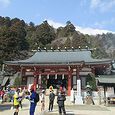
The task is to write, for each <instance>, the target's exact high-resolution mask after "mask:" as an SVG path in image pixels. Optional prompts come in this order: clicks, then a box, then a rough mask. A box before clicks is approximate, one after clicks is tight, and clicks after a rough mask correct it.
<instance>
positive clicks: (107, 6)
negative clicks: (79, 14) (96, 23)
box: [90, 0, 115, 12]
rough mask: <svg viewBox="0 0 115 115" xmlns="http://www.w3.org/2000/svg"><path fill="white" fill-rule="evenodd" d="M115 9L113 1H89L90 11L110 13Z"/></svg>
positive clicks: (114, 1) (114, 0)
mask: <svg viewBox="0 0 115 115" xmlns="http://www.w3.org/2000/svg"><path fill="white" fill-rule="evenodd" d="M114 7H115V0H108V1H107V0H90V8H91V9H99V10H100V11H101V12H106V11H110V10H111V9H112V8H114Z"/></svg>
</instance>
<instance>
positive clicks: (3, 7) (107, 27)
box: [0, 0, 115, 35]
mask: <svg viewBox="0 0 115 115" xmlns="http://www.w3.org/2000/svg"><path fill="white" fill-rule="evenodd" d="M0 16H3V17H6V16H8V17H10V18H11V19H12V18H19V19H23V20H24V21H25V22H26V23H29V22H33V23H34V24H35V25H39V24H41V23H42V22H43V21H44V20H47V21H48V23H49V24H50V25H51V26H53V27H55V28H58V27H60V26H65V25H66V22H67V21H70V22H71V23H72V24H74V26H75V27H76V30H77V31H80V32H81V33H84V34H89V35H91V34H93V35H95V34H102V33H107V32H112V33H115V0H0Z"/></svg>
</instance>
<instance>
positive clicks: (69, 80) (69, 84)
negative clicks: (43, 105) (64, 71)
mask: <svg viewBox="0 0 115 115" xmlns="http://www.w3.org/2000/svg"><path fill="white" fill-rule="evenodd" d="M71 78H72V71H71V68H70V67H69V72H68V96H70V95H71Z"/></svg>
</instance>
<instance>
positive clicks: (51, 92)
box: [49, 90, 55, 111]
mask: <svg viewBox="0 0 115 115" xmlns="http://www.w3.org/2000/svg"><path fill="white" fill-rule="evenodd" d="M54 99H55V94H54V92H53V90H52V91H50V94H49V111H52V110H53V104H54Z"/></svg>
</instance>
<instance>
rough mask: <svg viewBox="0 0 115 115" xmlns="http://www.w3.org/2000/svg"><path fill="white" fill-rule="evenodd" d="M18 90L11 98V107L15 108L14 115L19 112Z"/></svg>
mask: <svg viewBox="0 0 115 115" xmlns="http://www.w3.org/2000/svg"><path fill="white" fill-rule="evenodd" d="M18 100H19V89H17V90H16V92H15V94H14V96H13V106H14V108H15V112H14V115H18V112H19V101H18Z"/></svg>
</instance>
